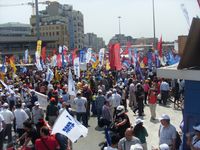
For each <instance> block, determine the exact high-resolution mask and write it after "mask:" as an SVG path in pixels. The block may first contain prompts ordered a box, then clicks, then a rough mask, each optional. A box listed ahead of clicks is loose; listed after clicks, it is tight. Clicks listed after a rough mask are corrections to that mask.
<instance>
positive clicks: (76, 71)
mask: <svg viewBox="0 0 200 150" xmlns="http://www.w3.org/2000/svg"><path fill="white" fill-rule="evenodd" d="M74 74H75V75H76V76H77V77H80V62H79V57H76V58H75V59H74Z"/></svg>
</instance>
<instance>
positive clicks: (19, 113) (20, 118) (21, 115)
mask: <svg viewBox="0 0 200 150" xmlns="http://www.w3.org/2000/svg"><path fill="white" fill-rule="evenodd" d="M14 116H15V123H16V129H17V133H18V136H19V137H21V136H22V135H23V134H24V132H25V131H24V125H23V123H24V122H25V121H26V120H27V119H28V118H29V117H28V115H27V114H26V112H25V111H24V110H23V109H22V104H21V103H18V104H17V105H16V109H15V111H14ZM23 142H24V141H21V142H20V144H23Z"/></svg>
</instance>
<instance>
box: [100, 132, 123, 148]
mask: <svg viewBox="0 0 200 150" xmlns="http://www.w3.org/2000/svg"><path fill="white" fill-rule="evenodd" d="M119 140H120V139H119V136H117V135H115V134H114V135H112V136H111V145H110V146H108V147H104V149H103V150H118V142H119Z"/></svg>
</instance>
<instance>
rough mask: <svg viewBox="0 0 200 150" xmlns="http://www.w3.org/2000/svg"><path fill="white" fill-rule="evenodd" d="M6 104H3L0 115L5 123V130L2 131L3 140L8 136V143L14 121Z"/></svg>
mask: <svg viewBox="0 0 200 150" xmlns="http://www.w3.org/2000/svg"><path fill="white" fill-rule="evenodd" d="M8 107H9V106H8V103H4V104H3V110H2V112H1V115H2V116H3V118H4V122H5V129H4V138H3V139H5V137H6V136H8V143H10V142H11V141H12V123H13V120H14V115H13V113H12V112H11V111H10V110H9V109H8Z"/></svg>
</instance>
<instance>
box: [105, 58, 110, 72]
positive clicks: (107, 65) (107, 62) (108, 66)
mask: <svg viewBox="0 0 200 150" xmlns="http://www.w3.org/2000/svg"><path fill="white" fill-rule="evenodd" d="M106 70H110V63H109V61H108V60H107V61H106Z"/></svg>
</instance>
